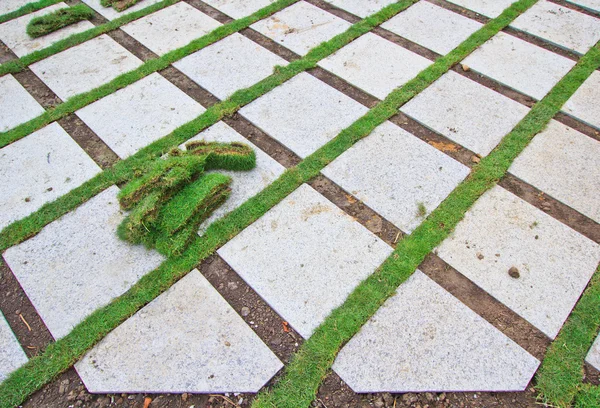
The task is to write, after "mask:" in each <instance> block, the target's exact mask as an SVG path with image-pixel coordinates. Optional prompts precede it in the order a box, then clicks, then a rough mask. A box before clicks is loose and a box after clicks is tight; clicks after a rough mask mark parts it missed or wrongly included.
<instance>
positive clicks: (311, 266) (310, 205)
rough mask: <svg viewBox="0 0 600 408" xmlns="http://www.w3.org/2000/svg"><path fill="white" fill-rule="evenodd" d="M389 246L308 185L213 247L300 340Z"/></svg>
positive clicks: (372, 268)
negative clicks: (219, 247)
mask: <svg viewBox="0 0 600 408" xmlns="http://www.w3.org/2000/svg"><path fill="white" fill-rule="evenodd" d="M391 252H392V248H391V247H389V246H388V245H387V244H385V243H384V242H383V241H381V240H380V239H379V238H378V237H377V236H375V235H374V234H373V233H371V232H370V231H369V230H367V229H366V228H365V227H363V226H362V225H360V224H359V223H358V222H357V221H355V220H354V219H352V218H351V217H350V216H348V215H347V214H346V213H344V212H343V211H342V210H340V209H339V208H337V207H336V206H335V205H334V204H332V203H331V202H330V201H328V200H327V199H325V197H323V196H322V195H320V194H319V193H317V192H316V191H315V190H313V189H312V187H310V186H308V185H306V184H303V185H302V186H300V187H299V188H298V189H297V190H296V191H294V192H293V193H292V194H290V195H289V196H288V197H286V198H285V199H284V200H283V201H282V202H280V203H279V204H277V205H276V206H275V207H273V208H272V209H271V210H269V211H268V212H267V213H266V214H265V215H263V216H262V217H261V218H260V219H259V220H258V221H256V222H255V223H254V224H252V225H250V226H249V227H248V228H246V229H245V230H244V231H242V232H241V233H240V234H238V235H237V236H236V237H235V238H233V239H232V240H231V241H229V242H228V243H227V244H225V245H224V246H223V247H222V248H221V249H219V250H218V253H219V255H221V257H223V259H225V261H226V262H227V263H228V264H229V265H230V266H231V267H232V268H233V269H234V270H235V271H236V272H237V273H238V274H239V275H240V276H241V277H242V279H244V280H245V281H246V282H247V283H248V284H249V285H250V286H251V287H252V288H253V289H254V290H255V291H256V292H257V293H258V294H259V295H260V296H261V297H262V298H263V299H264V300H265V301H266V302H267V303H268V304H269V305H270V306H271V307H272V308H273V309H274V310H275V311H276V312H277V313H279V315H280V316H281V317H282V318H283V319H284V320H286V321H288V322H289V323H290V325H291V326H292V327H293V328H294V329H296V331H298V333H299V334H300V335H301V336H302V337H304V338H308V337H310V335H311V334H312V333H313V331H314V330H315V329H316V328H317V327H318V326H319V324H321V322H323V320H324V319H325V318H326V317H327V316H328V315H329V313H330V312H331V311H332V310H333V309H334V308H336V307H337V306H339V305H341V304H342V303H343V302H344V300H345V299H346V297H347V296H348V295H349V294H350V293H351V292H352V290H353V289H354V288H355V287H356V286H357V285H358V284H359V283H360V282H361V281H362V280H363V279H365V278H366V277H367V276H369V275H370V274H372V273H373V272H374V271H375V269H376V268H377V267H378V266H379V265H380V264H381V263H382V262H383V261H384V260H385V258H387V257H388V256H389V255H390V253H391Z"/></svg>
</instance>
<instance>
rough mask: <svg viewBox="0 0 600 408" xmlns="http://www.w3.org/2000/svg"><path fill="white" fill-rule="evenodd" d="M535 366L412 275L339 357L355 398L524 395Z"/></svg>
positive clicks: (456, 303) (342, 374)
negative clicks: (358, 395) (466, 393)
mask: <svg viewBox="0 0 600 408" xmlns="http://www.w3.org/2000/svg"><path fill="white" fill-rule="evenodd" d="M539 364H540V363H539V361H538V360H537V359H535V358H534V357H533V356H531V355H530V354H529V353H527V352H526V351H525V350H523V349H522V348H521V347H520V346H519V345H517V344H516V343H514V342H513V341H512V340H510V339H509V338H508V337H506V336H505V335H504V334H502V333H501V332H500V331H499V330H498V329H496V328H495V327H493V326H492V325H491V324H489V323H488V322H487V321H486V320H484V319H483V318H482V317H480V316H478V315H477V314H475V313H474V312H473V311H472V310H471V309H469V308H468V307H467V306H465V305H464V304H462V303H461V302H460V301H459V300H458V299H456V298H455V297H453V296H452V295H451V294H450V293H448V292H446V291H445V290H444V289H443V288H442V287H440V286H439V285H438V284H436V283H435V282H433V281H432V280H431V279H429V278H428V277H427V276H425V275H424V274H423V273H422V272H421V271H419V270H417V271H416V272H415V273H414V275H413V276H411V277H410V278H409V280H408V281H406V282H405V283H403V284H402V285H400V287H399V288H398V290H397V292H396V294H395V295H394V296H393V297H392V298H390V299H388V300H387V302H386V303H384V305H383V306H382V307H381V308H380V309H379V310H378V311H377V313H376V314H375V315H374V316H373V317H372V318H371V319H370V320H369V322H368V323H367V324H365V325H364V326H363V327H362V329H361V330H360V332H359V333H358V334H356V335H355V336H354V337H353V338H352V340H350V341H349V342H348V344H347V345H346V346H345V347H344V348H343V349H342V350H341V352H340V353H339V354H338V357H337V359H336V360H335V363H334V365H333V369H334V370H335V372H336V373H337V374H339V375H340V377H341V378H342V379H343V380H344V381H346V383H348V385H349V386H350V387H351V388H352V389H353V390H354V391H356V392H362V393H366V392H379V391H388V392H409V391H431V392H439V391H521V390H524V389H525V388H526V387H527V384H528V383H529V381H530V379H531V378H532V377H533V374H534V373H535V370H536V369H537V367H538V365H539Z"/></svg>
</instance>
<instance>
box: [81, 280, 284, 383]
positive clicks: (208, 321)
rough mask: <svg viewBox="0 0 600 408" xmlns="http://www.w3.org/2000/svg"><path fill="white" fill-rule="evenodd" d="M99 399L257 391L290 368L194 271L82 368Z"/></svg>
mask: <svg viewBox="0 0 600 408" xmlns="http://www.w3.org/2000/svg"><path fill="white" fill-rule="evenodd" d="M75 367H76V369H77V372H78V373H79V375H80V376H81V379H82V380H83V382H84V383H85V385H86V387H87V389H88V390H89V391H91V392H99V393H112V392H118V393H121V392H126V393H133V392H169V393H171V392H194V393H211V392H257V391H258V390H259V389H260V388H261V387H262V386H263V385H264V384H265V383H266V382H267V381H269V380H270V379H271V377H273V376H274V375H275V374H276V373H277V372H278V371H279V370H280V369H281V368H282V367H283V364H281V362H280V361H279V359H278V358H277V357H276V356H275V355H274V354H273V353H272V352H271V350H269V348H268V347H267V346H266V345H265V344H264V343H263V342H262V341H261V339H260V338H259V337H258V336H257V335H256V334H255V333H254V332H253V331H252V329H250V327H248V326H247V325H246V323H245V322H244V320H243V319H242V318H241V317H240V316H238V315H237V314H236V312H235V311H234V310H233V308H232V307H231V306H229V304H228V303H227V301H225V299H223V298H222V297H221V295H219V293H218V292H217V291H216V290H215V288H213V287H212V286H211V285H210V283H209V282H208V281H207V280H206V278H204V277H203V276H202V275H201V274H200V272H198V271H197V270H195V269H194V270H193V271H192V272H190V273H189V274H188V275H187V276H185V277H184V278H182V279H181V280H180V281H179V282H177V283H176V284H175V285H173V286H172V287H171V288H170V289H169V290H167V291H166V292H165V293H163V294H162V295H160V296H159V297H157V298H156V299H154V300H153V301H152V302H150V304H148V305H147V306H145V307H144V308H143V309H142V310H140V311H139V312H138V313H136V314H135V315H133V316H132V317H131V318H129V319H128V320H126V321H125V323H123V324H122V325H120V326H119V327H117V328H116V329H115V330H113V331H112V332H111V333H110V334H108V336H106V337H105V338H104V339H103V340H102V341H101V342H100V343H99V344H98V345H96V346H95V347H94V348H93V349H92V350H90V351H89V352H88V353H87V354H86V355H85V356H84V357H83V358H82V359H81V361H80V362H78V363H77V364H76V365H75Z"/></svg>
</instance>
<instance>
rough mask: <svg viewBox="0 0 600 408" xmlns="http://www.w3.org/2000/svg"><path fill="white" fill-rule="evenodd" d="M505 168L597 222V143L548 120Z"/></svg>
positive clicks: (599, 149) (599, 186)
mask: <svg viewBox="0 0 600 408" xmlns="http://www.w3.org/2000/svg"><path fill="white" fill-rule="evenodd" d="M509 171H510V172H511V173H512V174H514V175H515V176H517V177H518V178H520V179H521V180H523V181H525V182H527V183H529V184H531V185H533V186H534V187H536V188H538V189H540V190H542V191H543V192H544V193H547V194H549V195H550V196H552V197H554V198H556V199H557V200H559V201H561V202H563V203H565V204H567V205H568V206H570V207H572V208H574V209H575V210H577V211H579V212H580V213H582V214H584V215H587V216H588V217H590V218H591V219H593V220H594V221H596V222H597V223H600V200H598V193H599V192H600V142H598V141H597V140H594V139H592V138H591V137H589V136H587V135H584V134H583V133H580V132H578V131H576V130H575V129H572V128H570V127H568V126H566V125H563V124H562V123H560V122H556V121H554V120H553V121H551V122H550V123H549V124H548V127H547V128H546V129H545V130H544V131H543V132H541V133H540V134H538V135H537V136H536V137H535V138H534V139H533V141H532V142H531V143H530V144H529V146H527V148H525V150H524V151H523V153H521V154H520V155H519V157H517V158H516V160H515V161H514V162H513V164H512V166H511V167H510V169H509Z"/></svg>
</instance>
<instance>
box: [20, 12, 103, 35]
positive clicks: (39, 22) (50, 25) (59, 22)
mask: <svg viewBox="0 0 600 408" xmlns="http://www.w3.org/2000/svg"><path fill="white" fill-rule="evenodd" d="M92 17H94V12H93V11H92V10H91V9H90V8H89V7H88V6H86V5H85V4H77V5H75V6H73V7H68V8H63V9H60V10H57V11H54V12H52V13H49V14H45V15H43V16H40V17H35V18H33V19H31V21H30V22H29V24H27V34H29V36H30V37H32V38H37V37H41V36H43V35H47V34H50V33H53V32H55V31H56V30H60V29H61V28H63V27H66V26H68V25H71V24H75V23H78V22H80V21H83V20H90V19H91V18H92Z"/></svg>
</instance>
